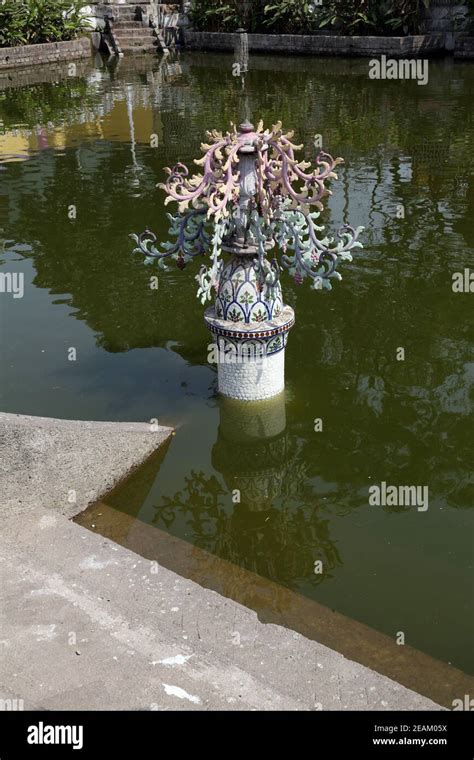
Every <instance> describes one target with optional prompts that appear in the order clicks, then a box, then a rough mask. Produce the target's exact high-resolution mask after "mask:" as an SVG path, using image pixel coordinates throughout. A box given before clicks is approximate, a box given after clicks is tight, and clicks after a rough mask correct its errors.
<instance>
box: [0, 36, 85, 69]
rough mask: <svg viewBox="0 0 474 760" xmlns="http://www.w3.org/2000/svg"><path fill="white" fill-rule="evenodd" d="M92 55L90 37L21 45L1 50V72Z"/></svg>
mask: <svg viewBox="0 0 474 760" xmlns="http://www.w3.org/2000/svg"><path fill="white" fill-rule="evenodd" d="M90 55H91V41H90V39H89V37H80V38H79V39H77V40H67V41H66V42H45V43H43V44H40V45H20V46H18V47H7V48H0V70H3V69H11V68H16V67H20V66H32V65H33V66H34V65H37V64H40V63H49V62H54V61H67V60H74V59H77V58H88V57H89V56H90Z"/></svg>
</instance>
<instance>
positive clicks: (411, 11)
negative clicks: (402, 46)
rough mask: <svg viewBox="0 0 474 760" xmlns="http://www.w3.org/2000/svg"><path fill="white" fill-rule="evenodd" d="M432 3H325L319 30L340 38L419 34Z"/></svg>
mask: <svg viewBox="0 0 474 760" xmlns="http://www.w3.org/2000/svg"><path fill="white" fill-rule="evenodd" d="M429 2H430V0H326V2H325V3H324V5H323V11H322V14H321V15H322V18H321V22H320V28H321V29H322V28H324V27H326V28H328V29H331V28H332V29H333V30H334V31H337V32H339V33H341V34H349V35H354V34H362V35H363V34H380V35H384V34H385V35H390V34H416V33H417V32H419V31H421V30H422V28H423V24H424V15H423V10H424V9H425V8H427V7H428V6H429Z"/></svg>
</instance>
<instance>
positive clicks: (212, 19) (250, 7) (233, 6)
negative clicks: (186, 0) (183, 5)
mask: <svg viewBox="0 0 474 760" xmlns="http://www.w3.org/2000/svg"><path fill="white" fill-rule="evenodd" d="M259 7H260V3H258V2H252V3H250V2H242V1H240V2H239V0H193V3H192V6H191V10H190V13H189V17H190V20H191V23H192V24H193V26H194V28H195V29H198V30H199V31H203V32H204V31H206V32H235V31H236V29H239V27H243V28H245V29H246V31H254V28H255V20H256V16H257V15H258V11H259Z"/></svg>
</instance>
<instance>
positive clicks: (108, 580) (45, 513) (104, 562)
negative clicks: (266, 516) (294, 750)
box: [0, 415, 442, 710]
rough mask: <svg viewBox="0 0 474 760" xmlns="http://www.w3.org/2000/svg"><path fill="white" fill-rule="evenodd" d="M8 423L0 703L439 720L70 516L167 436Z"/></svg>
mask: <svg viewBox="0 0 474 760" xmlns="http://www.w3.org/2000/svg"><path fill="white" fill-rule="evenodd" d="M0 426H1V429H2V432H1V436H0V456H1V461H2V462H3V465H2V474H1V481H2V494H4V495H3V497H2V504H1V512H0V521H1V526H0V527H1V530H0V557H1V559H0V578H1V593H2V599H1V601H0V609H1V613H2V618H3V619H2V623H1V633H0V658H1V659H0V698H3V699H9V698H10V699H15V698H16V699H22V700H23V701H24V708H25V709H85V710H107V709H115V710H120V709H138V710H179V709H184V710H215V709H223V710H239V709H247V710H275V709H289V710H321V709H322V710H350V709H351V710H395V709H401V710H439V709H442V708H441V707H440V706H439V705H437V704H435V703H434V702H432V701H431V700H429V699H427V698H425V697H422V696H420V695H418V694H416V693H415V692H413V691H411V690H409V689H406V688H405V687H403V686H401V685H399V684H397V683H396V682H395V681H392V680H391V679H389V678H386V677H385V676H382V675H380V674H378V673H376V672H374V671H373V670H371V669H370V668H367V667H365V666H363V665H360V664H358V663H355V662H352V661H351V660H349V659H346V658H345V657H344V656H343V655H341V654H339V653H337V652H335V651H333V650H332V649H330V648H328V647H327V646H324V645H322V644H320V643H318V642H316V641H311V640H309V639H307V638H305V637H304V636H302V635H300V634H299V633H296V632H294V631H292V630H290V629H287V628H284V627H283V626H279V625H274V624H265V623H262V622H260V621H259V620H258V618H257V615H256V613H255V612H253V611H252V610H250V609H248V608H247V607H244V606H242V605H240V604H238V603H236V602H235V601H232V600H230V599H227V598H225V597H223V596H221V595H220V594H218V593H216V592H214V591H211V590H210V589H206V588H203V587H201V586H199V585H198V584H196V583H194V582H193V581H191V580H187V579H185V578H183V577H181V576H179V575H177V574H176V573H174V572H172V571H171V570H168V569H166V568H165V567H162V566H160V565H159V564H158V563H157V562H155V561H150V560H147V559H144V558H143V557H140V556H139V555H138V554H135V553H134V552H132V551H130V550H129V549H127V548H124V547H123V546H119V545H117V544H115V543H114V542H112V541H110V540H109V539H107V538H104V537H102V536H100V535H97V534H94V533H93V532H91V531H89V530H87V529H86V528H84V527H82V526H81V525H78V524H76V523H73V522H71V521H70V520H69V519H68V517H71V516H72V515H73V514H77V513H78V512H80V511H81V509H83V508H84V507H85V506H86V504H87V503H90V502H91V501H92V500H93V499H96V498H98V497H99V496H100V495H102V493H103V492H105V491H106V490H107V489H109V488H110V486H111V485H112V484H113V483H114V482H116V481H117V479H118V478H119V477H121V475H125V474H126V473H127V472H128V471H130V469H131V468H132V467H134V466H136V464H137V463H138V461H139V458H140V457H141V458H142V459H143V458H145V457H146V456H147V455H148V454H150V451H152V450H153V449H154V448H156V447H157V446H158V445H160V442H161V444H163V442H164V441H166V439H167V438H168V437H169V435H170V432H171V431H170V430H169V429H166V430H163V429H161V430H160V431H157V432H156V433H154V434H150V432H149V430H148V426H143V425H138V426H137V425H130V424H129V423H126V424H125V425H122V424H118V423H84V422H69V421H60V420H44V419H41V418H39V419H36V418H24V417H22V418H19V417H18V416H16V415H2V416H0ZM150 435H154V436H155V437H154V438H153V442H152V441H151V439H150V438H149V437H148V438H147V436H150ZM71 490H74V491H76V501H75V502H74V503H70V502H69V501H68V500H67V497H66V496H65V494H67V493H69V492H70V491H71Z"/></svg>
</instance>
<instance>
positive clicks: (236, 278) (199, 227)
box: [132, 121, 363, 400]
mask: <svg viewBox="0 0 474 760" xmlns="http://www.w3.org/2000/svg"><path fill="white" fill-rule="evenodd" d="M207 137H208V140H209V142H208V143H206V144H202V145H201V148H202V150H203V153H204V155H203V157H202V158H200V159H198V160H195V163H196V164H197V165H199V166H201V167H202V172H201V173H198V174H195V175H193V176H190V173H189V171H188V169H187V167H186V166H185V165H184V164H182V163H179V164H177V165H176V166H175V167H174V168H173V169H169V168H167V169H166V171H167V173H168V175H169V176H168V179H167V181H166V183H165V184H162V185H160V187H162V188H163V189H164V190H165V191H166V192H167V198H166V200H165V204H167V203H169V202H171V201H175V202H177V203H178V211H177V213H175V214H173V215H172V214H168V217H169V219H170V221H171V228H170V234H171V236H173V237H175V242H165V243H162V244H161V249H160V247H157V245H156V243H157V238H156V236H155V235H154V233H152V232H150V231H149V230H145V232H143V233H142V234H141V235H132V238H133V239H134V240H135V242H136V243H137V248H135V250H134V252H139V253H141V254H143V255H144V256H145V261H146V263H151V262H155V261H156V262H157V263H158V265H159V266H160V267H162V268H166V267H165V260H166V259H170V258H173V259H175V260H176V264H177V266H178V267H179V268H180V269H184V267H185V266H186V264H187V263H188V262H189V261H191V260H192V259H193V258H194V257H196V256H207V255H209V256H210V264H209V265H202V266H201V268H200V271H199V274H198V275H197V276H196V279H197V281H198V283H199V288H198V292H197V295H198V297H199V298H200V299H201V302H202V303H203V304H205V303H206V302H207V301H210V300H212V294H213V292H214V293H215V300H214V303H213V305H211V306H209V307H208V308H207V310H206V312H205V315H204V318H205V321H206V324H207V326H208V328H209V330H210V332H211V335H212V339H213V344H212V348H213V349H214V350H213V351H211V354H210V356H211V355H212V357H213V359H212V360H213V361H215V362H216V363H217V367H218V388H219V392H220V393H222V394H224V395H225V396H229V397H231V398H236V399H243V400H257V399H263V398H269V397H272V396H275V395H277V394H278V393H280V392H281V391H282V390H283V388H284V354H285V346H286V342H287V339H288V333H289V330H290V329H291V327H292V326H293V324H294V321H295V318H294V312H293V309H292V308H291V307H290V306H287V305H285V303H284V302H283V297H282V291H281V286H280V273H281V269H282V268H284V269H288V271H289V273H290V274H291V275H292V276H293V277H294V280H295V282H296V283H297V284H301V283H302V282H303V280H304V279H305V278H309V280H310V281H311V286H312V288H313V289H314V290H323V289H331V283H332V282H333V281H334V280H340V279H341V275H340V273H339V271H338V265H339V264H340V262H343V261H351V260H352V255H351V250H353V249H354V248H357V247H362V245H361V243H360V242H359V241H358V236H359V234H360V231H361V230H362V229H363V228H362V227H359V228H357V229H354V228H353V227H351V226H350V225H348V224H346V225H344V226H343V227H341V229H340V230H339V232H338V233H337V236H336V239H335V240H334V239H333V238H330V237H327V236H325V235H324V233H323V230H324V228H323V227H322V226H320V225H319V224H318V221H319V216H320V213H321V211H322V210H323V203H322V201H323V199H324V198H325V197H326V196H327V195H329V194H330V191H329V189H328V188H327V186H326V185H327V182H328V181H329V180H331V179H337V175H336V173H335V171H334V170H335V168H336V167H337V165H338V164H340V163H342V159H341V158H336V159H333V158H332V157H331V156H330V155H329V154H327V153H325V152H323V151H320V152H319V153H318V155H317V157H316V166H315V168H311V164H310V163H308V162H307V161H304V160H299V159H298V158H297V157H296V155H295V154H296V153H297V151H298V150H301V148H302V147H303V146H301V145H295V144H294V143H293V142H292V140H293V132H288V133H284V132H283V129H282V125H281V122H278V123H277V124H274V125H273V126H272V128H271V129H264V126H263V123H262V122H260V123H259V124H258V125H257V127H256V128H255V127H254V126H253V124H251V123H250V122H248V121H244V122H243V123H242V124H240V126H239V128H238V129H237V128H236V127H235V126H234V125H233V124H231V129H230V130H229V131H228V132H226V133H225V134H223V133H222V132H218V131H216V130H213V131H212V132H207ZM224 253H225V254H228V255H229V258H228V259H227V260H224V259H223V254H224ZM278 254H279V255H278Z"/></svg>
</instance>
